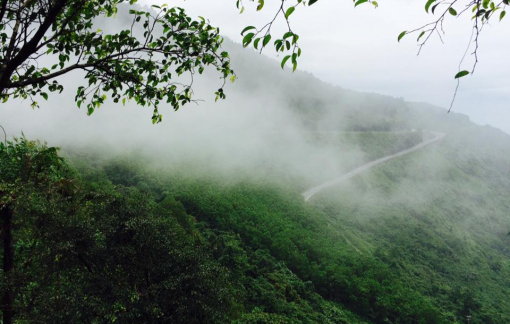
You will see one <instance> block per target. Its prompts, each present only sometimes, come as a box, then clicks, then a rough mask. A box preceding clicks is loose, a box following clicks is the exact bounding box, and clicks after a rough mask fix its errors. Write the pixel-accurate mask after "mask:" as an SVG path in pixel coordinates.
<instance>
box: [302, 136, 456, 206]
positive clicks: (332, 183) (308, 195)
mask: <svg viewBox="0 0 510 324" xmlns="http://www.w3.org/2000/svg"><path fill="white" fill-rule="evenodd" d="M430 133H431V134H433V135H434V137H433V138H431V139H428V140H426V141H423V142H421V143H420V144H418V145H415V146H413V147H411V148H408V149H405V150H403V151H400V152H398V153H395V154H392V155H388V156H385V157H382V158H380V159H377V160H374V161H372V162H368V163H366V164H363V165H362V166H360V167H357V168H356V169H354V170H351V171H350V172H349V173H346V174H344V175H341V176H340V177H338V178H336V179H333V180H330V181H327V182H324V183H323V184H320V185H318V186H316V187H313V188H311V189H308V190H307V191H305V192H303V193H302V194H301V195H302V196H303V197H304V198H305V201H308V200H309V199H310V198H312V197H313V195H315V194H316V193H319V192H321V191H323V190H325V189H328V188H331V187H333V186H336V185H337V184H339V183H341V182H343V181H345V180H347V179H350V178H352V177H354V176H355V175H357V174H359V173H361V172H364V171H366V170H368V169H371V168H373V167H374V166H376V165H378V164H381V163H384V162H386V161H389V160H392V159H394V158H397V157H399V156H402V155H406V154H409V153H411V152H414V151H417V150H419V149H421V148H423V147H425V146H427V145H429V144H432V143H434V142H437V141H439V140H440V139H442V138H443V137H445V135H446V134H445V133H440V132H430Z"/></svg>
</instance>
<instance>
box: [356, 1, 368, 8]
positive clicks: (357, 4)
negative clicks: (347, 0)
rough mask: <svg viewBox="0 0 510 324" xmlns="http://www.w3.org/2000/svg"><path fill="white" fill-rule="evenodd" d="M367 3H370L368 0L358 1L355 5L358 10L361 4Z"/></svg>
mask: <svg viewBox="0 0 510 324" xmlns="http://www.w3.org/2000/svg"><path fill="white" fill-rule="evenodd" d="M367 1H368V0H358V1H356V3H355V4H354V8H356V7H357V6H359V5H360V4H362V3H365V2H367Z"/></svg>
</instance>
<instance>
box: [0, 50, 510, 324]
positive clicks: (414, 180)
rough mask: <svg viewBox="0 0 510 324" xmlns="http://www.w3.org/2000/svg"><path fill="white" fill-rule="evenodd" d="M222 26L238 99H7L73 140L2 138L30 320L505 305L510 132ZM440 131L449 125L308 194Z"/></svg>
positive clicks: (51, 132) (406, 318) (300, 318)
mask: <svg viewBox="0 0 510 324" xmlns="http://www.w3.org/2000/svg"><path fill="white" fill-rule="evenodd" d="M225 46H226V48H227V50H229V52H230V53H231V56H232V59H233V68H234V69H235V71H236V73H237V74H238V76H239V80H237V81H236V82H235V83H234V84H233V85H231V86H229V87H228V88H227V90H226V91H227V101H225V102H222V103H220V104H217V105H212V104H209V103H201V104H200V106H199V107H184V108H183V109H182V111H179V112H177V113H175V114H170V113H169V116H168V117H165V121H164V122H163V123H162V124H161V125H157V126H152V125H149V123H150V119H149V117H150V116H149V113H150V112H148V111H144V110H143V109H137V108H138V107H134V106H133V105H132V104H128V105H127V107H126V108H118V107H113V106H109V105H107V106H106V107H104V108H101V110H100V111H98V112H96V114H95V115H94V116H92V117H91V118H87V117H85V116H84V114H85V113H84V112H83V111H79V110H78V111H76V110H75V109H74V108H72V107H71V106H72V105H73V104H72V93H69V92H68V93H64V94H63V95H62V96H61V97H60V98H58V100H57V101H58V102H57V101H54V102H51V101H50V102H49V103H48V104H47V105H43V106H42V109H41V110H40V111H27V112H25V111H20V109H21V108H20V107H17V105H18V104H19V103H15V102H12V103H8V104H7V105H8V106H7V105H5V106H4V105H3V106H2V107H1V109H0V121H1V123H2V125H3V126H5V127H6V128H7V130H8V131H9V133H10V135H12V134H19V131H21V130H24V131H25V133H26V134H27V135H28V137H30V138H40V139H41V140H45V139H47V140H48V141H49V143H50V145H58V146H62V147H63V150H62V153H61V156H64V157H65V160H64V159H62V158H60V157H59V156H58V155H57V152H56V151H55V150H53V149H51V148H47V147H45V146H44V145H40V144H36V143H32V142H29V141H27V140H25V139H22V140H18V141H14V142H10V143H9V144H7V145H5V144H3V143H2V144H0V193H1V194H2V196H1V197H0V202H1V205H2V206H3V207H2V209H0V211H1V212H6V213H7V212H9V213H11V214H12V215H15V216H14V222H15V226H14V227H13V228H14V251H15V255H16V264H15V271H14V273H15V274H14V275H13V276H12V278H6V277H5V276H4V274H3V273H2V274H1V276H2V277H1V279H0V281H1V282H2V286H1V288H2V289H4V290H5V289H7V288H6V287H10V286H12V285H13V283H15V286H16V303H15V308H16V312H17V316H18V319H19V323H113V322H117V323H133V322H138V323H237V324H241V323H353V324H356V323H395V324H396V323H430V324H432V323H434V324H435V323H467V322H468V321H469V323H474V324H478V323H479V324H481V323H484V324H487V323H509V322H510V300H509V299H508V298H507V296H509V295H510V236H509V235H508V234H509V231H510V200H509V199H508V197H509V196H510V181H509V180H510V136H509V135H508V134H505V133H503V132H501V131H499V130H497V129H494V128H491V127H488V126H479V125H475V124H474V123H472V122H470V121H469V118H468V117H466V116H464V115H462V114H457V113H449V114H447V113H446V111H445V110H444V109H441V108H437V107H432V106H429V105H427V104H424V103H409V102H406V101H404V100H402V99H395V98H391V97H387V96H382V95H377V94H364V93H358V92H354V91H350V90H346V89H342V88H339V87H334V86H331V85H328V84H326V83H324V82H322V81H320V80H318V79H316V78H314V77H313V76H312V75H310V74H308V73H303V72H297V73H294V74H292V73H288V71H281V70H280V69H279V67H278V62H275V61H273V60H269V59H267V58H264V57H263V56H260V55H258V54H256V53H254V52H252V51H249V50H243V49H241V48H240V46H237V45H235V44H233V43H231V42H229V41H227V42H226V44H225ZM70 82H71V81H70ZM214 82H217V80H216V79H215V78H214V76H212V75H208V74H206V75H205V77H204V78H203V79H201V80H198V81H197V96H198V97H201V96H203V97H204V98H208V97H207V96H208V94H209V93H210V92H211V91H213V90H214V86H215V84H216V83H214ZM27 109H28V108H27ZM123 109H125V110H123ZM144 121H145V124H144V123H143V122H144ZM27 130H28V131H27ZM428 131H437V132H442V133H445V134H446V136H445V137H444V138H443V139H442V140H441V141H438V142H436V143H434V144H431V145H429V146H426V147H424V148H422V149H420V150H417V151H415V152H412V153H410V154H408V155H405V156H402V157H398V158H396V159H393V160H391V161H388V162H386V163H384V164H380V165H377V166H375V167H374V168H372V169H370V170H367V171H366V172H364V173H362V174H359V175H357V176H356V177H354V178H352V179H349V180H347V181H345V182H343V183H340V184H339V185H338V186H336V187H333V188H329V189H327V190H325V191H322V192H320V193H318V194H316V195H315V196H314V197H313V198H312V199H310V200H309V201H308V202H305V201H304V200H303V197H302V196H301V193H302V192H303V191H304V190H306V189H308V188H310V187H312V186H314V185H317V184H320V183H322V182H325V181H328V180H331V179H333V178H336V177H338V176H340V175H342V174H345V173H347V172H349V171H350V170H351V169H353V168H355V167H357V166H360V165H362V164H363V163H367V162H369V161H372V160H375V159H377V158H381V157H384V156H387V155H390V154H394V153H396V152H399V151H402V150H404V149H406V148H409V147H412V146H414V145H416V144H418V143H420V142H421V141H422V140H423V138H426V137H427V136H429V133H428ZM468 317H469V320H468Z"/></svg>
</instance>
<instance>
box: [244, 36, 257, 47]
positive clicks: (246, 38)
mask: <svg viewBox="0 0 510 324" xmlns="http://www.w3.org/2000/svg"><path fill="white" fill-rule="evenodd" d="M253 36H255V34H254V33H248V34H246V36H244V38H243V46H244V47H246V46H248V45H250V43H251V40H252V39H253Z"/></svg>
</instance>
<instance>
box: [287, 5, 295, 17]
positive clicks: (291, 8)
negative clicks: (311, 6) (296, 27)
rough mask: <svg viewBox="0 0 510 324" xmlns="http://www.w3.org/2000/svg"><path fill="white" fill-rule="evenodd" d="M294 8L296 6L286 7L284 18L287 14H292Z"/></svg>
mask: <svg viewBox="0 0 510 324" xmlns="http://www.w3.org/2000/svg"><path fill="white" fill-rule="evenodd" d="M294 10H296V8H294V7H290V8H289V9H287V11H286V12H285V19H288V18H289V16H290V15H292V13H293V12H294Z"/></svg>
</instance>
